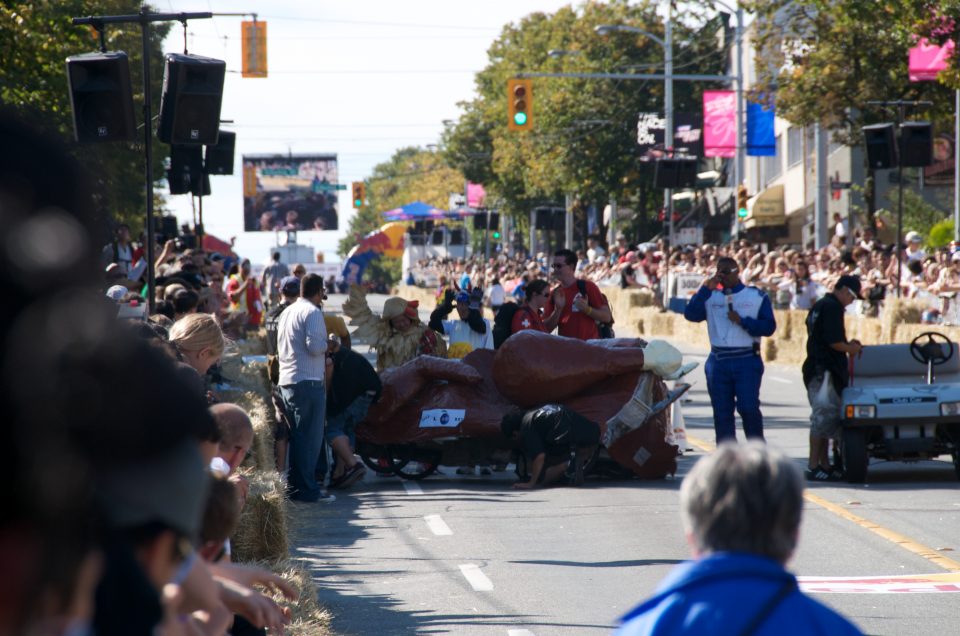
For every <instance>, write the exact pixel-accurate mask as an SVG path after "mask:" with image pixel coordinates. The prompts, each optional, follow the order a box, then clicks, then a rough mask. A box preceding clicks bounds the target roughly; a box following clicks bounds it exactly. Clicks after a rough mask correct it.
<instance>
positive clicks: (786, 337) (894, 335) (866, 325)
mask: <svg viewBox="0 0 960 636" xmlns="http://www.w3.org/2000/svg"><path fill="white" fill-rule="evenodd" d="M601 291H603V293H604V294H606V296H607V299H608V300H609V301H610V308H611V309H612V311H613V317H614V320H615V323H616V324H615V329H616V331H617V334H618V335H624V336H634V335H640V336H643V337H646V338H654V337H656V338H670V339H673V340H676V341H680V342H683V343H685V344H687V345H692V346H695V347H699V348H701V349H709V348H710V341H709V339H708V338H707V327H706V324H704V323H693V322H688V321H687V320H685V319H684V317H683V315H682V314H677V313H673V312H662V311H661V310H660V308H658V307H656V306H655V303H654V297H653V293H652V292H650V291H648V290H636V289H629V290H627V289H620V288H619V287H602V288H601ZM397 293H398V294H399V295H400V296H403V297H404V298H406V299H408V300H419V301H420V306H421V307H424V308H428V309H432V308H433V307H434V306H435V305H436V296H435V290H433V289H425V288H422V287H412V286H401V287H400V288H399V289H398V290H397ZM924 308H925V305H924V304H923V303H917V302H914V301H910V300H900V299H896V298H890V299H887V300H886V301H885V303H884V307H883V311H882V312H881V314H880V316H879V317H877V318H869V317H865V316H854V315H847V317H846V328H847V337H848V338H849V339H854V338H856V339H857V340H860V341H861V342H862V343H863V344H865V345H871V344H891V343H908V342H910V341H911V340H912V339H913V338H915V337H917V336H918V335H920V334H921V333H924V332H927V331H938V332H940V333H943V334H944V335H946V336H947V337H948V338H950V340H952V341H953V342H960V327H957V326H946V325H924V324H920V315H921V313H922V312H923V309H924ZM774 314H775V315H776V319H777V331H776V333H774V335H773V336H772V337H770V338H764V339H763V347H762V354H763V359H764V360H765V361H767V362H778V363H782V364H797V365H799V364H801V363H802V362H803V359H804V358H805V357H806V342H807V328H806V319H807V312H806V311H790V310H775V311H774ZM487 317H488V318H491V317H492V314H490V312H489V311H488V312H487ZM957 355H960V352H957Z"/></svg>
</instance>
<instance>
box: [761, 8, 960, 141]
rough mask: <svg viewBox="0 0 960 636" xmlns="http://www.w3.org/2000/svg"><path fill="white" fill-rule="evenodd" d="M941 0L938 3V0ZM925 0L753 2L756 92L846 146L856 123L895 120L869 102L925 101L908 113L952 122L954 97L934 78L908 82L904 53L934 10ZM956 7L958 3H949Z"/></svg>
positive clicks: (783, 112) (779, 109)
mask: <svg viewBox="0 0 960 636" xmlns="http://www.w3.org/2000/svg"><path fill="white" fill-rule="evenodd" d="M938 1H939V0H938ZM927 4H929V3H928V2H927V1H926V0H889V1H885V2H876V1H875V0H753V1H751V2H745V3H744V6H745V8H747V10H749V11H752V12H755V14H756V21H755V24H756V37H755V46H756V69H757V74H758V78H757V80H758V81H757V84H756V86H755V87H754V92H755V93H760V92H766V93H773V92H775V93H776V95H777V115H778V116H780V117H783V118H784V119H786V120H788V121H790V122H791V123H793V124H796V125H807V124H813V123H815V122H822V123H823V124H824V125H825V126H827V127H828V128H829V129H830V130H832V131H833V132H834V133H835V136H836V138H837V139H838V140H839V141H841V142H844V143H859V141H860V138H861V133H860V127H861V126H862V125H864V124H867V123H875V122H880V121H895V120H896V118H897V113H896V112H895V111H892V110H890V109H889V108H884V107H881V106H876V105H870V104H868V102H870V101H889V100H897V99H902V100H929V101H932V102H933V104H934V105H933V106H932V107H930V108H927V109H924V110H923V111H921V112H916V111H911V112H908V113H907V115H908V118H914V117H922V118H923V119H930V120H932V121H934V122H935V124H941V123H942V124H943V125H944V126H948V127H952V122H950V119H951V117H952V113H953V94H952V91H951V90H949V89H948V88H947V87H946V86H944V85H942V84H938V83H936V82H910V81H909V78H908V73H907V61H908V52H909V49H910V47H911V46H913V45H914V43H915V34H916V33H918V30H919V28H920V27H919V25H920V24H921V23H922V21H923V20H924V19H926V18H927V17H928V16H930V15H933V14H932V13H931V12H930V10H929V7H926V6H925V5H927ZM954 4H955V3H954Z"/></svg>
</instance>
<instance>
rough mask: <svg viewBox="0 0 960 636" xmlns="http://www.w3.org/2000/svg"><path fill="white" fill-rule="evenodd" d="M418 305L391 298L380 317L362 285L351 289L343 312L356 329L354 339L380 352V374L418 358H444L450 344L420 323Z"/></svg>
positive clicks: (409, 301)
mask: <svg viewBox="0 0 960 636" xmlns="http://www.w3.org/2000/svg"><path fill="white" fill-rule="evenodd" d="M418 304H419V303H418V302H417V301H416V300H406V299H404V298H400V297H399V296H392V297H390V298H388V299H387V301H386V302H385V303H384V304H383V314H382V315H380V316H378V315H376V314H375V313H373V312H372V311H371V310H370V306H369V305H368V304H367V294H366V292H365V291H364V290H363V288H361V287H360V286H359V285H351V286H350V298H348V299H347V301H346V302H345V303H343V313H344V315H346V316H348V317H349V318H350V324H352V325H354V326H356V327H357V329H356V331H354V332H353V339H354V340H357V339H363V340H366V342H368V343H369V344H370V347H371V348H372V349H375V350H376V352H377V371H384V370H385V369H391V368H393V367H399V366H400V365H401V364H403V363H404V362H407V361H409V360H412V359H414V358H416V357H417V356H422V355H426V356H437V357H440V358H443V357H445V356H446V353H447V345H446V342H444V340H443V337H442V336H441V335H440V334H438V333H437V332H436V331H434V330H433V329H430V328H429V327H427V326H426V325H424V324H423V323H422V322H421V321H420V317H419V315H418V314H417V306H418Z"/></svg>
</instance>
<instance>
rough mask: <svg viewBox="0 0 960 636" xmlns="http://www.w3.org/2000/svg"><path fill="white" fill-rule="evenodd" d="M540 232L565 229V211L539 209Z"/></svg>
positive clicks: (538, 227)
mask: <svg viewBox="0 0 960 636" xmlns="http://www.w3.org/2000/svg"><path fill="white" fill-rule="evenodd" d="M536 229H538V230H558V229H559V230H562V229H564V219H563V210H557V209H556V208H539V209H538V210H537V223H536Z"/></svg>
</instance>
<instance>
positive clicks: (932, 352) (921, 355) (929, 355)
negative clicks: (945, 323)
mask: <svg viewBox="0 0 960 636" xmlns="http://www.w3.org/2000/svg"><path fill="white" fill-rule="evenodd" d="M924 338H926V339H927V341H926V342H924V343H922V344H921V343H920V341H921V340H923V339H924ZM944 345H946V347H947V350H946V353H944V350H943V347H944ZM910 355H911V356H913V359H914V360H916V361H917V362H919V363H920V364H927V363H932V364H933V366H940V365H941V364H943V363H944V362H946V361H947V360H949V359H950V358H952V357H953V343H952V342H950V338H947V337H946V336H945V335H943V334H942V333H939V332H937V331H927V332H925V333H922V334H920V335H919V336H917V337H916V338H914V339H913V341H911V342H910Z"/></svg>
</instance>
